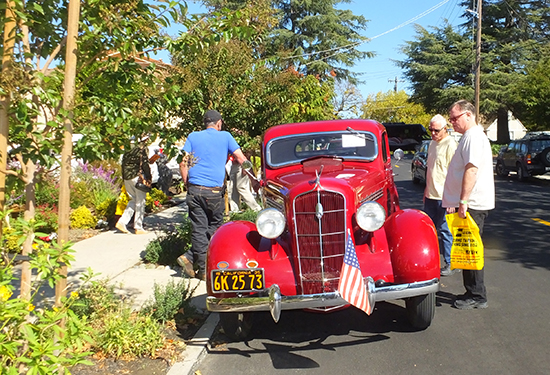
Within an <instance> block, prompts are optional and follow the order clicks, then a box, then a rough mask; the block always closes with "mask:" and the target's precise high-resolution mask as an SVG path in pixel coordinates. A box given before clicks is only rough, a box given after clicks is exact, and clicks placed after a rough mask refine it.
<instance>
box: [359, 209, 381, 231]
mask: <svg viewBox="0 0 550 375" xmlns="http://www.w3.org/2000/svg"><path fill="white" fill-rule="evenodd" d="M356 218H357V224H359V226H360V227H361V229H363V230H366V231H367V232H374V231H375V230H378V229H380V228H382V225H384V221H385V220H386V211H385V210H384V208H383V207H382V206H381V205H380V204H379V203H376V202H372V201H370V202H365V203H363V204H362V205H361V207H359V209H358V210H357V214H356Z"/></svg>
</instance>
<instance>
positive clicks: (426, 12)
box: [285, 0, 450, 59]
mask: <svg viewBox="0 0 550 375" xmlns="http://www.w3.org/2000/svg"><path fill="white" fill-rule="evenodd" d="M449 1H450V0H443V1H442V2H440V3H439V4H436V5H434V6H433V7H431V8H430V9H428V10H426V11H424V12H422V13H420V14H418V15H416V16H414V17H413V18H411V19H409V20H408V21H405V22H403V23H402V24H400V25H398V26H396V27H394V28H393V29H390V30H388V31H385V32H383V33H382V34H378V35H376V36H373V37H372V38H367V40H364V41H361V42H354V43H350V44H348V45H345V46H342V47H335V48H330V49H327V50H324V51H316V52H311V53H304V54H301V55H295V56H289V57H286V58H285V59H294V58H297V57H307V56H313V55H318V54H320V53H325V52H332V51H340V50H346V49H350V48H354V47H357V46H359V45H361V44H363V43H366V42H370V41H371V40H374V39H376V38H379V37H381V36H383V35H386V34H389V33H391V32H393V31H395V30H398V29H400V28H402V27H405V26H407V25H410V24H411V23H413V22H414V21H416V20H418V19H420V18H422V17H424V16H426V15H428V14H430V13H432V12H433V11H435V10H437V9H438V8H440V7H442V6H443V5H445V4H446V3H448V2H449ZM334 55H335V54H331V55H329V56H325V57H323V59H326V58H328V57H331V56H334Z"/></svg>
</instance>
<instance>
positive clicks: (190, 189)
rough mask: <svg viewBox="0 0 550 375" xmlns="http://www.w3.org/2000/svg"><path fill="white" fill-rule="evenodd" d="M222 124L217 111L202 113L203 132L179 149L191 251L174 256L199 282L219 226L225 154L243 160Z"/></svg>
mask: <svg viewBox="0 0 550 375" xmlns="http://www.w3.org/2000/svg"><path fill="white" fill-rule="evenodd" d="M222 125H223V119H222V116H221V114H220V113H219V112H218V111H215V110H208V111H206V113H205V114H204V126H205V130H202V131H199V132H192V133H191V134H189V136H188V137H187V140H186V141H185V144H184V146H183V151H184V152H185V156H184V159H183V161H182V162H181V163H180V172H181V178H182V181H183V182H184V183H186V184H187V197H186V202H187V206H188V209H189V219H190V220H191V223H192V226H193V230H192V233H191V249H190V250H189V251H188V252H186V253H185V254H183V255H181V256H180V257H178V259H177V262H178V264H179V265H180V266H181V267H182V268H183V272H184V273H185V274H186V275H187V276H188V277H195V276H196V277H197V278H199V279H201V280H205V279H206V252H207V250H208V243H209V241H210V238H211V237H212V235H213V234H214V232H215V231H216V229H218V228H219V227H220V226H221V225H222V223H223V213H224V208H225V207H224V206H225V205H224V198H223V196H224V181H225V163H226V161H227V155H228V154H232V155H233V157H234V158H235V160H236V162H237V163H239V164H242V163H244V162H245V161H246V157H245V156H244V154H243V152H242V150H241V148H240V147H239V145H238V144H237V142H236V141H235V139H234V138H233V136H232V135H231V134H230V133H229V132H227V131H222ZM195 265H196V266H197V268H198V272H197V273H195V269H194V266H195Z"/></svg>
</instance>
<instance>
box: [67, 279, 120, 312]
mask: <svg viewBox="0 0 550 375" xmlns="http://www.w3.org/2000/svg"><path fill="white" fill-rule="evenodd" d="M120 303H121V300H120V297H119V296H117V295H116V294H115V286H114V285H111V284H109V283H108V280H107V279H104V280H99V281H91V282H90V283H89V284H87V285H85V286H84V287H82V288H81V289H80V292H79V293H78V299H77V300H76V301H75V303H74V305H73V308H72V310H73V311H74V312H75V314H76V315H77V316H79V317H85V318H89V319H90V320H92V321H93V320H94V319H101V318H102V316H103V315H104V314H105V313H106V312H107V311H113V310H116V308H117V307H118V306H119V305H120Z"/></svg>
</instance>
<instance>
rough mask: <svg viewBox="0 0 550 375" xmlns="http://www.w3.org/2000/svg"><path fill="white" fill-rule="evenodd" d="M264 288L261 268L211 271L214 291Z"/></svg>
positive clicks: (240, 290) (246, 290) (251, 290)
mask: <svg viewBox="0 0 550 375" xmlns="http://www.w3.org/2000/svg"><path fill="white" fill-rule="evenodd" d="M264 288H265V287H264V270H263V268H254V269H246V270H213V271H212V291H214V292H253V291H258V290H262V289H264Z"/></svg>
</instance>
